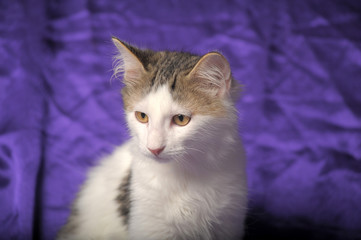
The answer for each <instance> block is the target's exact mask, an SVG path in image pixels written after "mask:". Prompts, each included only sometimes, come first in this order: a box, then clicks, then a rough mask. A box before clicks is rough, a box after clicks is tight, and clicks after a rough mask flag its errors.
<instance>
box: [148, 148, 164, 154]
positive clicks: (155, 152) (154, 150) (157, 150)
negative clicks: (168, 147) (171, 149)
mask: <svg viewBox="0 0 361 240" xmlns="http://www.w3.org/2000/svg"><path fill="white" fill-rule="evenodd" d="M164 148H165V147H162V148H157V149H150V148H148V150H149V151H150V152H151V153H153V154H154V155H155V156H158V155H159V154H160V153H161V152H163V150H164Z"/></svg>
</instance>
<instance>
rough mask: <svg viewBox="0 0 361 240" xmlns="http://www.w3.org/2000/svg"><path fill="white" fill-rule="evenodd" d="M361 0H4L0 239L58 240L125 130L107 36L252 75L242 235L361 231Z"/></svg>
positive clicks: (344, 235)
mask: <svg viewBox="0 0 361 240" xmlns="http://www.w3.org/2000/svg"><path fill="white" fill-rule="evenodd" d="M360 13H361V3H360V2H359V1H357V0H356V1H351V0H349V1H341V0H331V1H312V0H304V1H282V0H279V1H265V0H263V1H247V0H244V1H216V0H208V1H201V0H196V1H180V0H174V1H131V0H123V1H106V0H90V1H72V0H64V1H56V0H52V1H45V0H40V1H36V0H29V1H16V0H15V1H1V2H0V62H1V64H0V213H1V214H0V239H54V237H55V235H56V232H57V231H58V230H59V228H60V227H61V225H62V224H64V222H65V221H66V218H67V216H68V214H69V207H70V204H71V202H72V200H73V199H74V197H75V194H76V192H77V191H78V190H79V187H80V184H81V183H82V182H83V181H84V179H85V174H86V171H87V169H89V167H91V166H93V165H95V164H96V163H97V161H98V160H99V159H100V158H101V157H102V156H105V155H106V154H109V153H110V152H111V151H112V149H114V147H115V146H117V145H119V144H121V143H122V142H124V141H126V139H128V137H129V136H128V132H127V128H126V124H125V120H124V116H123V111H122V100H121V97H120V94H119V90H120V88H121V85H120V83H119V81H118V80H112V81H111V80H110V79H111V76H112V71H111V70H112V57H113V54H114V52H115V48H114V47H113V46H112V44H111V40H110V38H111V36H117V37H119V38H120V39H123V40H125V41H128V42H131V43H133V44H135V45H137V46H139V47H146V48H151V49H155V50H157V49H159V50H160V49H170V50H187V51H192V52H195V53H199V54H204V53H206V52H207V51H211V50H218V51H221V52H222V53H223V54H224V55H225V56H226V57H227V58H228V59H229V62H230V64H231V67H232V70H233V75H234V77H235V79H237V80H238V81H239V82H240V83H242V84H243V86H244V87H243V93H242V97H241V99H240V101H239V103H237V108H238V109H239V112H240V126H241V127H240V130H239V131H240V135H241V136H242V137H243V139H244V144H245V148H246V150H247V155H248V166H247V171H248V179H249V213H248V218H247V222H246V226H247V230H246V232H247V234H246V239H270V238H272V237H276V238H281V239H282V238H285V239H361V14H360Z"/></svg>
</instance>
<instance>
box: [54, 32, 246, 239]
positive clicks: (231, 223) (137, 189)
mask: <svg viewBox="0 0 361 240" xmlns="http://www.w3.org/2000/svg"><path fill="white" fill-rule="evenodd" d="M113 42H114V44H115V46H116V47H117V49H118V51H119V53H118V55H117V57H116V59H117V61H116V66H115V75H118V74H123V83H124V85H125V86H124V87H123V89H122V96H123V102H124V109H125V113H126V119H127V122H128V127H129V130H130V134H131V139H130V140H129V141H128V142H126V143H125V144H124V145H122V146H120V147H119V148H117V149H116V150H115V151H114V153H113V154H112V155H110V156H109V157H106V158H105V159H103V160H102V161H101V163H100V164H99V165H98V166H97V167H95V168H93V169H92V170H91V171H90V172H89V175H88V179H87V180H86V182H85V184H84V186H83V187H82V189H81V191H80V193H79V194H78V197H77V199H76V201H75V202H74V204H73V209H72V213H71V216H70V217H69V220H68V222H67V224H66V225H65V226H64V227H63V228H62V229H61V231H60V232H59V235H58V239H77V240H83V239H84V240H85V239H134V240H152V239H154V240H161V239H187V240H192V239H197V240H198V239H222V240H225V239H227V240H232V239H241V238H242V236H243V232H244V219H245V214H246V205H247V183H246V173H245V162H246V160H245V154H244V150H243V147H242V143H241V140H240V139H239V136H238V127H237V122H238V121H237V111H236V109H235V106H234V100H232V98H233V97H234V95H235V93H236V92H237V84H236V81H235V80H234V79H233V78H232V76H231V70H230V67H229V63H228V62H227V60H226V59H225V58H224V57H223V56H222V55H221V54H220V53H218V52H210V53H208V54H206V55H204V56H202V57H200V56H197V55H193V54H189V53H184V52H169V51H161V52H155V51H151V50H141V49H138V48H136V47H133V46H131V45H129V44H127V43H124V42H122V41H120V40H118V39H117V38H113Z"/></svg>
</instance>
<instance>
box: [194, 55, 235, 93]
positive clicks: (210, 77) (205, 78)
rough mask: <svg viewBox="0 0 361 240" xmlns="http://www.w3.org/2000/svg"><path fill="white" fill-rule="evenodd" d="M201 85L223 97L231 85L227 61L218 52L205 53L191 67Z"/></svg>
mask: <svg viewBox="0 0 361 240" xmlns="http://www.w3.org/2000/svg"><path fill="white" fill-rule="evenodd" d="M193 72H194V74H195V75H196V77H197V78H198V79H199V80H200V81H202V83H201V86H203V88H204V90H206V91H208V92H210V93H211V92H213V93H214V94H215V95H216V96H220V97H223V96H224V95H225V94H226V93H227V92H229V89H230V87H231V70H230V67H229V63H228V61H227V60H226V59H225V58H224V57H223V56H222V55H221V54H219V53H208V54H206V55H205V56H204V57H203V58H201V60H200V61H199V63H198V64H197V65H196V66H195V69H193Z"/></svg>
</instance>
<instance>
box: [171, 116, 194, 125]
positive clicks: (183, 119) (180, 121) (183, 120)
mask: <svg viewBox="0 0 361 240" xmlns="http://www.w3.org/2000/svg"><path fill="white" fill-rule="evenodd" d="M190 120H191V118H190V117H188V116H185V115H182V114H179V115H175V116H174V117H173V122H174V123H175V124H177V125H178V126H181V127H183V126H185V125H187V124H188V123H189V121H190Z"/></svg>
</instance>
